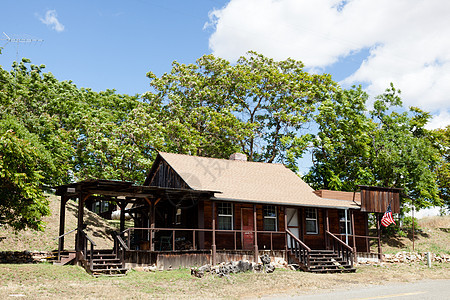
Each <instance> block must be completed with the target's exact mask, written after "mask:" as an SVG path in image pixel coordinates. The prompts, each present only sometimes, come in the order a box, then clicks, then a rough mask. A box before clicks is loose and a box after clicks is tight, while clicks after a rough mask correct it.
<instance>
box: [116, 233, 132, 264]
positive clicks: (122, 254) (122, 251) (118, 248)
mask: <svg viewBox="0 0 450 300" xmlns="http://www.w3.org/2000/svg"><path fill="white" fill-rule="evenodd" d="M113 237H114V253H115V254H116V257H119V251H120V261H121V262H122V268H124V267H125V251H129V250H130V248H129V247H128V246H127V245H126V244H125V242H124V240H123V239H122V237H121V236H120V235H119V234H118V233H117V232H115V231H114V232H113Z"/></svg>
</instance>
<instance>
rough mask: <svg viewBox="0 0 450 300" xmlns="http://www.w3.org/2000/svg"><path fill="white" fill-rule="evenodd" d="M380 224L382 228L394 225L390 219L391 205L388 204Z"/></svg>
mask: <svg viewBox="0 0 450 300" xmlns="http://www.w3.org/2000/svg"><path fill="white" fill-rule="evenodd" d="M381 224H382V225H383V226H384V227H388V226H389V225H391V224H394V225H395V222H394V219H393V218H392V210H391V204H390V203H389V205H388V207H387V210H386V212H385V213H384V215H383V217H382V218H381Z"/></svg>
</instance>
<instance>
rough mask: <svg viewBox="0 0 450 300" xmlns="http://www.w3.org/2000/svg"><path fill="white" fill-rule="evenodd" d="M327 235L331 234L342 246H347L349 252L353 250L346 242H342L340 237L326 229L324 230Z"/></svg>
mask: <svg viewBox="0 0 450 300" xmlns="http://www.w3.org/2000/svg"><path fill="white" fill-rule="evenodd" d="M325 232H326V233H327V234H328V235H329V236H331V237H332V238H334V239H335V240H336V241H337V242H338V243H340V244H341V245H342V246H344V247H345V248H347V249H348V250H350V251H351V252H353V248H352V247H350V246H349V245H347V244H346V243H344V242H343V241H342V240H341V239H340V238H338V237H337V236H335V235H334V234H332V233H331V232H329V231H328V230H326V231H325Z"/></svg>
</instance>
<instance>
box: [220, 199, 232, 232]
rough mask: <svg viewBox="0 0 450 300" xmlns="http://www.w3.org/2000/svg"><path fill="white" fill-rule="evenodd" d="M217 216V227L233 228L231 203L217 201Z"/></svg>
mask: <svg viewBox="0 0 450 300" xmlns="http://www.w3.org/2000/svg"><path fill="white" fill-rule="evenodd" d="M217 216H218V218H217V229H219V230H232V229H233V205H232V204H231V203H218V204H217Z"/></svg>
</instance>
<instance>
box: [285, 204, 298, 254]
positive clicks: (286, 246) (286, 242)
mask: <svg viewBox="0 0 450 300" xmlns="http://www.w3.org/2000/svg"><path fill="white" fill-rule="evenodd" d="M297 216H298V213H297ZM287 222H288V220H287V214H286V206H285V207H284V232H285V233H284V253H285V258H284V260H285V261H288V238H287V231H288V225H287ZM299 225H300V223H299ZM299 230H300V229H299Z"/></svg>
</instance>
